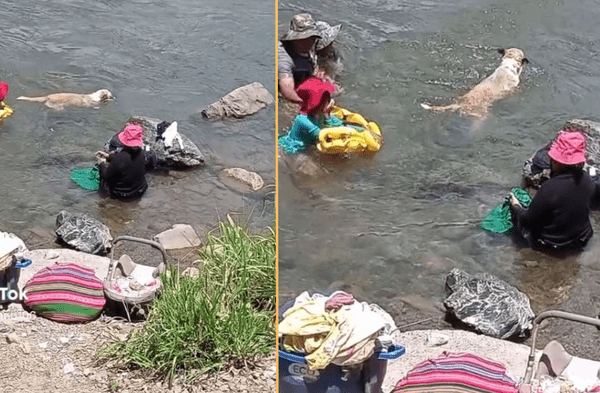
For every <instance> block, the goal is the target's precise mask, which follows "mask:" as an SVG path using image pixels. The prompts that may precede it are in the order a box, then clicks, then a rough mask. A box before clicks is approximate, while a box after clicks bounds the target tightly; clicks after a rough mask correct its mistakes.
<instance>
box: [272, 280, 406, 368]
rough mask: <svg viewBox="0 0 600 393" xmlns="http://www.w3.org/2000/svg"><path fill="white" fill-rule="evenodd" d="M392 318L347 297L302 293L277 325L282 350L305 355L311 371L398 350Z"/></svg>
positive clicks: (378, 308)
mask: <svg viewBox="0 0 600 393" xmlns="http://www.w3.org/2000/svg"><path fill="white" fill-rule="evenodd" d="M398 333H399V330H398V328H397V327H396V325H395V323H394V320H393V318H392V317H391V316H390V315H389V314H388V313H387V312H385V311H384V310H382V309H381V307H379V306H378V305H376V304H368V303H366V302H358V301H356V299H354V297H353V296H352V295H350V294H348V293H345V292H342V291H337V292H334V293H333V294H332V295H330V296H324V295H321V294H314V295H312V296H311V295H309V293H308V292H304V293H302V294H301V295H300V296H298V297H297V298H296V299H295V302H294V304H293V305H292V306H291V307H290V308H289V309H287V310H286V311H285V312H284V313H283V316H282V318H281V321H280V323H279V337H280V340H281V348H283V349H284V350H285V351H287V352H295V353H300V354H304V355H306V356H305V360H306V363H307V364H308V367H309V368H310V369H311V370H322V369H325V368H326V367H327V366H328V365H329V364H335V365H337V366H352V365H358V364H361V363H363V362H364V361H366V360H368V359H369V358H370V357H371V356H373V354H374V353H375V352H376V351H377V352H385V351H387V350H388V349H391V348H394V347H395V346H397V339H396V337H397V335H398Z"/></svg>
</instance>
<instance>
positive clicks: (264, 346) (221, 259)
mask: <svg viewBox="0 0 600 393" xmlns="http://www.w3.org/2000/svg"><path fill="white" fill-rule="evenodd" d="M275 253H276V250H275V233H274V232H273V231H272V230H271V229H269V231H268V233H267V234H266V235H264V234H263V235H261V234H250V232H249V231H248V230H247V229H246V228H244V227H242V226H240V225H237V224H234V223H221V224H219V234H218V235H215V234H212V233H211V234H209V235H208V238H207V245H206V247H205V248H203V249H202V250H201V251H200V259H201V260H203V261H204V264H203V266H202V267H201V268H200V276H199V277H197V278H190V277H181V276H180V275H179V274H178V272H177V270H176V269H175V268H173V267H172V268H171V269H170V270H169V271H168V273H167V274H163V275H162V280H163V286H164V287H163V290H162V292H161V294H160V296H159V297H158V298H157V299H155V300H154V302H153V304H152V307H151V309H150V312H149V314H148V320H147V322H146V324H145V326H144V327H143V329H141V330H139V331H134V332H133V333H132V334H131V336H130V338H129V340H127V341H124V342H114V343H112V344H110V345H108V346H106V347H104V348H102V349H101V351H100V353H99V355H100V358H101V359H112V360H113V361H116V364H117V365H120V366H136V367H140V368H143V369H149V370H153V371H155V372H157V373H158V374H162V375H165V376H167V377H169V378H173V376H174V375H175V373H176V372H177V371H180V370H184V371H192V370H193V371H194V372H200V373H206V372H208V371H211V370H216V369H220V368H222V367H223V366H224V365H225V364H228V363H234V362H236V361H243V360H244V359H248V358H250V357H253V356H256V355H261V354H268V353H269V352H271V351H272V350H273V347H274V346H275V327H274V324H273V319H274V315H275V299H276V294H275V285H276V283H275V262H276V254H275Z"/></svg>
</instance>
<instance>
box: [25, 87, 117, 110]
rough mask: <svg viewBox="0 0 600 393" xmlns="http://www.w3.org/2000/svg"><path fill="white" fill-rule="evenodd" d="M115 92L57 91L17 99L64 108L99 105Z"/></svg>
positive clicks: (53, 107)
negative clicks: (78, 92)
mask: <svg viewBox="0 0 600 393" xmlns="http://www.w3.org/2000/svg"><path fill="white" fill-rule="evenodd" d="M113 98H114V96H113V94H112V93H111V92H110V91H109V90H107V89H100V90H98V91H96V92H94V93H91V94H77V93H55V94H49V95H47V96H41V97H25V96H21V97H17V100H24V101H33V102H42V103H44V104H45V105H46V106H47V107H49V108H52V109H56V110H62V109H64V108H65V107H67V106H79V107H99V106H100V104H101V103H103V102H106V101H110V100H112V99H113Z"/></svg>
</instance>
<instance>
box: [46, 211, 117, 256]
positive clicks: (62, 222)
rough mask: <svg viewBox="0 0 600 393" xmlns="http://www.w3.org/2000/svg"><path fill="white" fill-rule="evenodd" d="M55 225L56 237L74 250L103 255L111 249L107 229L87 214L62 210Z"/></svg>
mask: <svg viewBox="0 0 600 393" xmlns="http://www.w3.org/2000/svg"><path fill="white" fill-rule="evenodd" d="M56 225H57V226H58V228H57V229H56V236H58V238H59V239H61V240H62V241H64V242H65V243H67V244H68V245H70V246H71V247H73V248H75V249H76V250H79V251H83V252H87V253H90V254H105V253H106V252H107V251H108V250H109V249H110V247H111V242H112V240H113V239H112V236H111V235H110V230H109V229H108V227H107V226H106V225H104V224H102V223H101V222H100V221H98V220H96V219H95V218H92V217H90V216H88V215H87V214H84V213H73V214H71V213H69V212H67V211H65V210H62V211H61V212H60V213H58V216H57V217H56Z"/></svg>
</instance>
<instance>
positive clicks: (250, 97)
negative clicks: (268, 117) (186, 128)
mask: <svg viewBox="0 0 600 393" xmlns="http://www.w3.org/2000/svg"><path fill="white" fill-rule="evenodd" d="M273 101H274V100H273V96H272V95H271V93H270V92H269V91H268V90H267V89H265V87H264V86H263V85H262V84H260V83H259V82H254V83H250V84H248V85H246V86H242V87H238V88H237V89H235V90H233V91H232V92H231V93H229V94H227V95H226V96H224V97H223V98H221V99H220V100H219V101H217V102H213V103H212V104H210V105H209V106H208V107H206V108H204V109H202V111H201V113H202V116H203V117H206V118H208V119H210V120H216V119H223V118H227V117H231V118H237V119H239V118H242V117H246V116H249V115H252V114H254V113H256V112H258V111H259V110H261V109H262V108H264V107H266V106H268V105H271V104H272V103H273Z"/></svg>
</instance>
